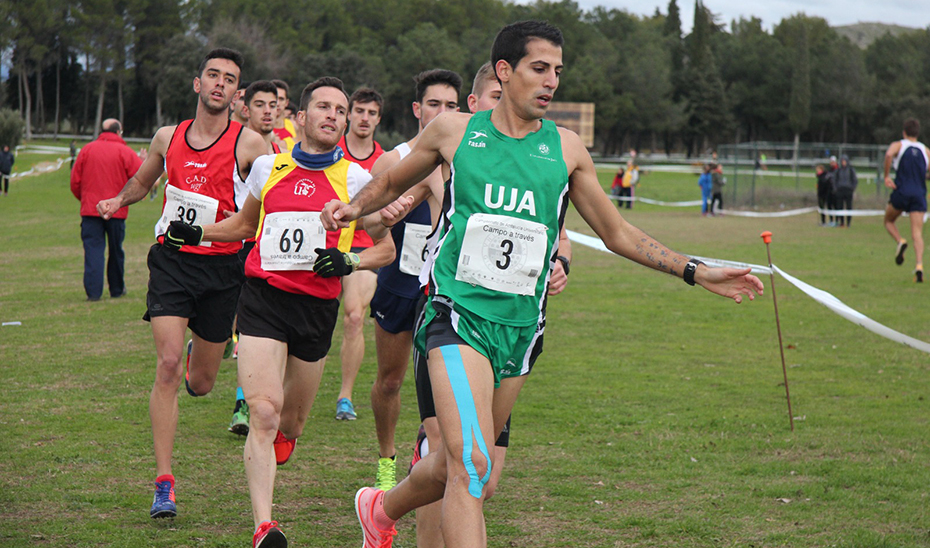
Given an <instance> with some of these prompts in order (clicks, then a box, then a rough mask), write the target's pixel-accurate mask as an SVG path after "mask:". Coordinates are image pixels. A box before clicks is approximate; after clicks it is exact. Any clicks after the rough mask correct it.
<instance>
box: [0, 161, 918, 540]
mask: <svg viewBox="0 0 930 548" xmlns="http://www.w3.org/2000/svg"><path fill="white" fill-rule="evenodd" d="M45 159H47V158H44V159H43V158H40V159H38V160H35V161H41V160H45ZM25 164H26V161H25V159H20V161H18V163H17V168H19V169H21V170H25V169H27V166H26V165H25ZM611 176H612V174H610V173H603V174H602V179H603V182H604V184H605V185H606V184H607V183H608V182H609V179H610V178H611ZM687 177H688V176H677V175H672V174H661V173H653V174H650V175H649V176H648V177H647V178H646V179H645V180H644V182H643V186H642V187H641V192H642V195H644V196H649V197H656V198H658V199H678V198H675V196H677V195H681V196H685V197H683V198H681V199H695V197H696V196H698V195H699V193H698V191H697V185H696V179H695V178H693V177H692V178H690V179H689V178H687ZM159 206H160V201H156V202H149V201H144V202H141V203H139V204H137V205H135V206H133V207H132V208H131V209H130V217H129V221H128V223H127V238H126V244H125V248H126V254H127V264H126V269H127V285H128V288H129V294H128V295H127V297H125V298H123V299H119V300H111V299H109V298H107V297H105V298H104V299H103V300H102V301H100V302H97V303H87V302H84V294H83V288H82V286H81V277H82V260H83V259H82V257H83V255H82V249H81V241H80V232H79V223H80V218H79V217H78V204H77V201H76V200H74V198H73V197H72V196H71V195H70V192H69V190H68V179H67V166H65V168H64V169H62V170H60V171H58V172H55V173H51V174H45V175H40V176H35V177H30V178H25V179H20V180H15V181H14V182H13V186H12V190H11V193H10V196H9V197H6V198H0V212H2V219H3V231H2V233H0V321H2V322H12V321H19V322H22V325H21V326H4V327H0V387H2V391H0V394H2V397H0V478H2V479H0V508H2V510H0V544H2V545H3V546H13V547H20V546H39V547H96V546H130V547H136V546H157V547H168V546H172V547H173V546H180V547H226V546H248V545H249V542H250V539H251V513H250V506H249V499H248V490H247V488H246V485H245V474H244V471H243V466H242V445H243V440H241V439H237V438H236V437H235V436H232V435H231V434H229V433H228V432H226V425H227V423H228V421H229V418H230V415H231V411H232V405H233V399H234V390H235V362H234V361H232V360H227V361H226V362H225V363H224V366H223V368H222V370H221V373H220V378H219V380H218V382H217V385H216V388H215V389H214V391H213V393H211V394H210V395H208V396H206V397H203V398H198V399H193V398H190V397H188V396H187V395H186V394H184V393H183V390H182V395H181V396H180V406H181V415H180V425H179V433H178V436H177V442H176V447H175V465H174V473H175V475H176V477H177V481H178V485H177V498H178V505H179V511H180V516H179V517H178V518H176V519H174V520H161V521H153V520H151V519H149V517H148V508H149V505H150V504H151V498H152V481H153V479H154V458H153V456H152V448H151V434H150V430H149V418H148V394H149V391H150V389H151V385H152V380H153V374H154V362H155V357H154V348H153V345H152V339H151V332H150V329H149V326H148V324H146V323H145V322H143V321H141V319H140V318H141V315H142V313H143V311H144V295H145V284H146V280H147V271H146V268H145V254H146V251H147V249H148V247H149V245H150V244H151V241H152V226H153V224H154V221H155V219H156V217H157V216H158V214H159ZM625 215H626V217H627V218H628V219H629V220H631V221H632V222H633V223H634V224H636V225H638V226H640V227H642V228H643V229H644V230H646V231H647V232H649V233H650V234H652V235H653V236H655V237H657V238H658V239H660V240H661V241H663V242H664V243H666V244H668V245H670V246H672V247H673V248H675V249H677V250H679V251H681V252H684V253H688V254H695V255H703V256H710V257H718V258H721V259H730V260H738V261H746V262H753V263H760V264H761V263H766V262H767V261H766V256H765V248H764V245H763V244H762V242H761V240H760V238H759V233H760V232H761V231H763V230H771V231H772V232H774V234H775V240H774V243H773V244H772V255H773V260H774V262H775V263H776V264H778V265H779V266H780V267H781V268H783V269H784V270H786V271H787V272H789V273H791V274H793V275H795V276H797V277H799V278H801V279H803V280H804V281H806V282H808V283H810V284H812V285H814V286H816V287H819V288H821V289H824V290H826V291H829V292H831V293H833V294H834V295H836V296H837V297H838V298H840V299H842V300H843V301H844V302H846V303H847V304H849V305H850V306H852V307H853V308H856V309H857V310H860V311H861V312H863V313H864V314H866V315H868V316H870V317H871V318H873V319H875V320H877V321H879V322H881V323H884V324H885V325H888V326H889V327H892V328H894V329H897V330H899V331H902V332H904V333H906V334H908V335H911V336H913V337H916V338H919V339H922V340H930V307H928V306H927V305H926V303H927V302H928V299H927V292H928V291H930V287H925V286H918V285H916V284H914V283H913V281H912V275H911V272H910V269H911V268H912V266H913V255H912V254H909V256H908V259H909V262H908V263H906V266H903V267H896V266H895V265H894V264H893V261H892V253H893V244H892V242H891V239H890V238H888V236H887V235H886V234H884V232H883V229H882V227H881V222H880V220H879V219H878V218H861V219H855V220H854V222H853V226H852V228H850V229H842V230H841V229H826V228H819V227H817V224H816V220H815V217H814V215H813V214H811V215H808V216H803V217H794V218H785V219H775V220H765V219H761V220H760V219H744V218H736V217H722V218H720V217H718V218H702V217H700V215H699V213H697V209H696V208H689V209H670V208H659V207H651V206H642V207H641V206H640V205H639V204H638V205H637V206H636V207H635V208H634V209H633V210H632V211H630V212H625ZM567 224H568V228H570V229H573V230H577V231H580V232H584V233H587V234H591V231H590V230H589V229H587V227H586V226H583V222H582V221H581V220H580V218H579V217H578V215H577V214H575V213H574V212H571V213H570V214H569V218H568V221H567ZM574 256H575V258H574V262H573V267H572V274H571V279H570V282H569V287H568V289H567V290H566V292H565V293H563V294H562V295H560V296H558V297H556V298H553V299H552V300H551V301H550V314H549V317H550V321H549V325H548V329H547V335H546V351H545V353H544V354H543V356H542V357H541V358H540V361H539V363H538V364H537V367H536V369H535V370H534V372H533V374H532V376H531V378H530V381H529V382H528V384H527V389H526V390H525V391H524V393H523V394H522V396H521V398H520V401H519V402H518V403H517V408H516V409H515V412H514V422H513V434H512V437H511V449H510V452H509V454H508V459H507V467H506V470H505V472H504V477H503V480H502V482H501V485H500V487H499V489H498V494H497V495H495V497H494V498H493V499H492V500H491V501H490V502H489V503H488V504H487V506H486V514H487V523H488V538H489V544H490V546H494V547H501V548H504V547H506V548H523V547H526V548H530V547H532V548H537V547H569V546H570V547H589V546H590V547H719V546H725V547H748V546H752V547H757V548H758V547H773V546H785V547H825V546H837V547H842V548H854V547H855V548H872V547H902V548H903V547H912V546H930V511H928V508H930V486H928V479H930V429H928V417H930V375H928V372H930V367H928V356H926V355H925V354H922V353H920V352H917V351H915V350H912V349H910V348H907V347H905V346H902V345H899V344H896V343H892V342H890V341H887V340H885V339H882V338H880V337H878V336H876V335H873V334H872V333H870V332H867V331H865V330H863V329H861V328H859V327H857V326H855V325H853V324H851V323H849V322H846V321H845V320H842V319H840V318H839V317H838V316H835V315H833V314H832V313H831V312H829V311H828V310H827V309H825V308H823V307H821V306H820V305H818V304H816V303H814V302H813V301H812V300H811V299H809V298H807V297H806V296H804V295H803V294H802V293H801V292H799V291H797V290H795V289H794V288H793V287H792V286H790V285H789V284H787V283H786V282H784V280H779V279H776V284H778V285H777V291H778V296H779V311H780V314H781V324H782V330H783V334H784V338H785V348H786V349H785V353H786V360H787V363H788V367H789V369H788V375H789V381H790V383H791V384H790V388H791V396H792V404H793V408H794V415H795V417H796V419H795V430H794V432H791V431H790V430H789V428H788V416H787V411H786V405H785V393H784V387H783V386H782V372H781V363H780V360H779V356H778V341H777V338H776V332H775V320H774V315H773V306H772V301H771V291H769V284H770V281H769V279H768V278H765V279H764V280H763V281H764V283H765V284H766V288H767V291H766V294H765V296H764V297H762V298H759V299H756V301H755V302H746V303H744V304H742V305H739V306H737V305H735V304H733V303H732V302H729V301H726V300H724V299H721V298H719V297H715V296H713V295H711V294H709V293H707V292H706V291H703V290H701V289H700V288H690V287H688V286H686V285H685V284H684V283H682V282H681V280H677V279H674V278H671V277H668V276H664V275H661V274H658V273H655V272H652V271H648V270H646V269H644V268H642V267H639V266H635V265H633V264H632V263H630V262H629V261H626V260H624V259H620V258H618V257H614V256H612V255H608V254H605V253H600V252H597V251H593V250H590V249H585V248H583V247H581V246H579V245H576V246H575V248H574ZM339 333H340V331H339V330H338V329H337V336H336V340H334V349H338V345H339V340H340V337H339ZM367 333H368V352H367V354H366V359H365V363H364V365H363V368H362V372H361V374H360V376H359V380H358V383H357V385H356V393H355V398H354V399H355V402H356V408H357V409H358V411H359V420H358V421H356V422H353V423H337V422H336V421H335V420H333V414H334V411H335V409H334V407H335V405H334V404H335V398H336V394H337V392H338V388H339V363H338V351H336V352H334V355H333V356H332V357H331V359H330V361H329V363H328V364H327V370H326V373H325V374H324V380H323V384H322V387H321V391H320V395H319V397H318V398H317V404H316V406H315V408H314V409H313V411H312V412H311V417H310V420H309V421H308V425H307V429H306V431H305V434H304V436H303V437H302V438H301V439H300V440H299V442H298V444H297V449H296V453H295V455H294V457H293V458H292V459H291V461H290V462H288V464H287V465H286V466H284V467H282V468H281V469H280V470H279V472H278V481H277V486H276V487H277V488H276V493H275V500H276V507H275V518H276V519H278V520H279V521H280V522H281V524H282V527H283V528H284V530H285V532H286V533H287V535H288V537H289V539H290V540H291V543H292V546H309V547H335V546H345V547H349V546H358V545H359V539H360V537H359V533H358V531H357V522H356V520H355V517H354V514H353V509H352V495H353V493H354V492H355V490H356V489H357V488H358V487H360V486H362V485H364V484H367V483H370V482H372V481H373V479H374V471H375V459H376V457H377V454H376V453H377V445H376V440H375V435H374V424H373V420H372V415H371V409H370V406H369V405H368V390H369V389H370V387H371V383H372V381H373V379H374V369H375V366H374V363H375V362H374V343H373V338H372V336H371V333H372V329H371V326H369V328H368V330H367ZM403 398H404V408H403V409H402V413H401V419H400V425H399V429H398V432H399V438H398V447H399V456H398V457H399V461H400V465H399V469H405V468H406V466H407V464H408V463H409V458H410V452H411V448H412V442H413V439H414V437H415V434H416V428H417V423H418V417H417V412H416V406H415V395H414V391H413V384H412V382H408V383H407V384H406V385H405V386H404V390H403ZM398 529H399V531H400V534H399V536H398V537H397V540H396V544H395V545H396V546H400V547H404V548H411V547H413V546H414V544H415V542H414V539H415V536H414V530H413V520H412V519H411V518H409V517H408V518H404V519H403V520H402V521H401V522H400V523H399V526H398Z"/></svg>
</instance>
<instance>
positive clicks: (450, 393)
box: [322, 21, 762, 548]
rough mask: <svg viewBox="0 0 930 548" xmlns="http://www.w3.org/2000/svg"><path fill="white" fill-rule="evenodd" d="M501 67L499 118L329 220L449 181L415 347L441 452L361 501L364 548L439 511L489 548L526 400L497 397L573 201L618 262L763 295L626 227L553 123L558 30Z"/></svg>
mask: <svg viewBox="0 0 930 548" xmlns="http://www.w3.org/2000/svg"><path fill="white" fill-rule="evenodd" d="M491 62H492V63H493V64H494V68H495V71H496V74H497V77H498V79H499V80H500V81H501V85H502V97H501V100H500V102H499V103H498V105H497V106H496V107H495V108H494V110H492V111H490V112H485V113H478V114H475V115H474V116H468V115H467V114H458V113H445V114H442V115H441V116H439V117H437V118H436V119H435V120H434V121H433V122H432V123H430V125H429V126H427V127H426V128H425V130H424V132H423V135H422V138H421V139H419V140H418V141H417V143H416V145H415V146H414V148H413V150H412V151H411V153H410V154H409V155H408V156H407V157H406V158H404V160H402V161H401V162H400V163H398V164H397V165H396V166H395V167H394V168H392V169H391V170H388V171H387V172H385V173H383V174H380V175H378V176H377V177H375V178H374V179H373V180H372V182H371V183H369V185H368V186H366V187H365V189H363V190H362V191H361V192H359V194H357V195H356V197H355V198H354V199H353V200H352V202H351V203H349V204H344V203H341V202H338V201H333V202H330V203H329V204H327V206H326V207H325V208H324V212H323V217H322V218H323V224H324V227H326V228H328V229H336V228H340V227H345V226H348V223H349V221H351V220H353V219H356V218H358V217H359V216H360V215H362V214H364V213H370V212H372V211H376V210H378V209H380V208H381V207H383V206H385V205H387V204H388V203H389V202H390V201H391V200H392V199H394V198H396V197H397V196H399V195H400V194H401V193H402V192H404V191H405V190H406V189H408V188H409V187H410V186H412V185H413V184H415V183H416V182H417V181H418V180H419V179H420V178H422V177H424V176H426V175H427V174H428V173H430V172H432V170H433V169H435V167H436V166H437V165H441V166H442V167H443V170H444V173H447V174H448V175H449V183H448V184H447V192H446V196H445V199H444V210H443V215H442V218H441V219H440V226H439V227H438V228H437V230H439V238H440V239H439V245H438V246H437V248H436V251H435V253H434V257H433V265H432V267H431V272H430V300H429V302H428V303H427V305H426V306H427V321H426V322H425V326H424V327H423V328H421V329H420V331H418V333H417V344H418V347H421V346H425V350H426V351H427V352H428V360H429V370H430V377H431V380H432V388H433V397H434V400H435V404H436V411H437V418H438V419H439V427H440V431H441V434H442V440H443V450H442V451H441V452H433V453H431V454H430V455H428V456H427V457H425V458H424V459H423V460H422V461H420V463H419V464H417V466H415V467H414V469H413V471H412V472H411V474H410V475H409V476H408V477H407V478H406V479H404V480H403V481H401V482H400V483H398V484H397V486H396V487H394V488H393V489H391V490H390V491H388V492H387V493H385V492H383V491H380V490H376V489H373V488H370V487H364V488H362V489H361V490H359V491H358V493H356V498H355V503H356V513H357V515H358V518H359V521H360V523H361V526H362V530H363V534H364V537H365V538H364V545H363V546H364V547H375V546H379V547H382V548H383V547H386V546H390V544H391V539H392V537H393V535H394V534H396V531H395V529H394V523H395V522H396V520H397V519H399V518H400V517H401V516H403V515H405V514H406V513H408V512H409V511H411V510H413V509H414V508H417V507H419V506H422V505H424V504H428V503H430V502H433V501H435V500H439V499H442V515H443V520H442V523H443V525H442V528H443V531H442V532H443V539H444V541H445V545H446V546H447V547H448V548H457V547H470V548H471V547H483V546H486V545H487V534H486V531H485V526H484V514H483V506H482V500H483V499H482V495H483V491H484V488H485V486H486V482H487V481H488V477H489V475H490V471H491V468H492V460H491V454H490V452H489V450H488V449H489V448H490V447H492V446H493V443H494V439H495V438H496V436H497V435H498V434H499V433H500V431H501V429H502V428H503V426H504V422H505V421H506V418H507V416H508V415H509V414H510V411H511V409H512V408H513V404H514V401H515V399H516V394H515V393H501V392H500V391H496V390H495V386H497V385H498V384H499V382H500V380H501V379H502V378H510V377H514V376H518V375H520V374H521V371H522V370H523V368H524V367H526V365H527V361H528V358H529V356H528V351H529V350H530V349H532V346H533V337H534V336H535V334H536V333H537V322H538V321H539V319H540V318H541V315H542V306H543V304H544V299H545V291H546V282H547V280H548V278H549V275H550V270H551V268H552V266H553V263H554V262H555V261H556V256H557V254H558V245H557V241H558V234H559V229H560V227H561V225H562V221H563V219H564V215H565V211H566V209H567V206H568V199H571V200H572V202H573V203H574V205H575V207H576V209H577V210H578V212H579V213H580V214H581V216H582V217H583V218H584V220H585V221H586V222H587V223H588V224H589V225H590V226H591V227H592V228H593V229H594V231H595V232H596V233H597V235H598V236H600V238H601V239H602V240H603V241H604V243H605V244H606V246H607V247H608V249H610V250H611V251H613V252H614V253H616V254H618V255H621V256H624V257H627V258H629V259H631V260H633V261H636V262H638V263H640V264H642V265H645V266H648V267H650V268H653V269H656V270H661V271H664V272H667V273H669V274H672V275H675V276H681V277H683V278H684V280H685V281H686V282H687V283H689V284H691V285H693V284H695V283H698V284H700V285H701V286H703V287H704V288H705V289H707V290H709V291H711V292H713V293H717V294H719V295H723V296H726V297H729V298H732V299H734V300H735V301H736V302H737V303H740V302H742V300H743V298H744V297H748V298H749V299H753V298H754V297H755V294H756V293H761V292H762V282H760V281H759V279H758V278H756V277H755V276H753V275H751V274H750V270H749V269H733V268H708V267H707V266H706V265H704V264H703V263H700V262H699V261H695V260H693V259H692V260H689V258H688V257H685V256H683V255H681V254H678V253H675V252H674V251H672V250H670V249H668V248H667V247H665V246H664V245H662V244H660V243H659V242H657V241H656V240H654V239H653V238H651V237H649V236H648V235H646V234H645V233H643V232H642V231H641V230H639V229H637V228H636V227H634V226H632V225H630V224H629V223H627V222H626V221H625V220H624V219H623V218H622V217H621V216H620V214H619V212H618V211H617V210H616V208H614V207H613V205H612V204H611V202H610V200H609V199H608V197H607V195H606V194H605V193H604V191H603V189H602V188H601V186H600V183H599V182H598V180H597V172H596V170H595V168H594V162H593V161H592V160H591V156H590V155H589V154H588V152H587V150H586V149H585V147H584V145H583V144H582V142H581V139H580V138H579V137H578V136H577V135H576V134H575V133H573V132H571V131H569V130H567V129H564V128H557V127H555V124H553V123H552V122H550V121H546V120H543V119H542V118H543V116H544V115H545V113H546V109H547V108H548V106H549V104H550V102H551V101H552V98H553V94H554V92H555V90H556V88H557V87H558V82H559V74H560V72H561V70H562V34H561V32H560V31H559V29H557V28H555V27H553V26H550V25H548V24H546V23H542V22H536V21H523V22H519V23H514V24H512V25H508V26H507V27H505V28H504V29H502V30H501V32H500V33H498V35H497V38H496V39H495V41H494V46H493V47H492V50H491ZM504 400H506V401H504Z"/></svg>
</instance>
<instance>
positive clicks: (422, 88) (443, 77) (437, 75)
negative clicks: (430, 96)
mask: <svg viewBox="0 0 930 548" xmlns="http://www.w3.org/2000/svg"><path fill="white" fill-rule="evenodd" d="M413 81H414V82H415V83H416V94H417V102H418V103H422V102H423V96H424V95H426V90H427V89H429V88H430V87H431V86H435V85H437V84H443V85H446V86H449V87H451V88H452V89H454V90H455V94H456V95H458V94H459V92H460V91H461V90H462V77H461V76H459V75H458V74H457V73H455V72H452V71H451V70H445V69H432V70H424V71H423V72H421V73H420V74H417V75H416V76H414V77H413Z"/></svg>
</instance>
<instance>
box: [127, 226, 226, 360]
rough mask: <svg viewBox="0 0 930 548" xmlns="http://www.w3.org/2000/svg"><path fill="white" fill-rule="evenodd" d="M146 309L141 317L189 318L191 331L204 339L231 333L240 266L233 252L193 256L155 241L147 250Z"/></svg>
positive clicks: (221, 338)
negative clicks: (147, 283) (147, 280)
mask: <svg viewBox="0 0 930 548" xmlns="http://www.w3.org/2000/svg"><path fill="white" fill-rule="evenodd" d="M148 267H149V288H148V293H147V294H146V298H145V300H146V306H147V310H146V312H145V315H143V316H142V319H144V320H146V321H150V320H151V319H152V318H154V317H158V316H177V317H179V318H188V326H189V327H190V328H191V331H193V332H194V333H196V334H197V336H199V337H200V338H202V339H204V340H205V341H207V342H213V343H222V342H226V341H227V340H228V339H229V338H230V337H231V336H232V324H233V317H234V316H235V314H236V301H237V300H238V299H239V288H240V287H241V286H242V266H241V263H240V262H239V257H238V256H236V254H235V253H233V254H232V255H195V254H193V253H182V252H180V251H175V250H173V249H168V248H166V247H164V246H163V245H161V244H155V245H153V246H152V247H151V248H150V249H149V255H148Z"/></svg>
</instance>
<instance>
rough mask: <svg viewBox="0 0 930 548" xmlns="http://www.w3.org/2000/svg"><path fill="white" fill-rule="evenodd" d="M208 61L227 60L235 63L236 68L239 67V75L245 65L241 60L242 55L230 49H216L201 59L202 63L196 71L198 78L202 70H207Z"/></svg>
mask: <svg viewBox="0 0 930 548" xmlns="http://www.w3.org/2000/svg"><path fill="white" fill-rule="evenodd" d="M210 59H229V60H230V61H232V62H233V63H235V64H236V66H237V67H239V72H240V73H241V72H242V65H243V64H244V63H245V60H244V59H243V58H242V54H241V53H239V52H238V51H236V50H234V49H230V48H216V49H215V50H213V51H211V52H210V53H208V54H206V55H205V56H204V58H203V61H201V62H200V68H199V69H197V75H198V76H200V75H201V74H203V69H205V68H207V62H208V61H209V60H210ZM240 76H241V74H240Z"/></svg>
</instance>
